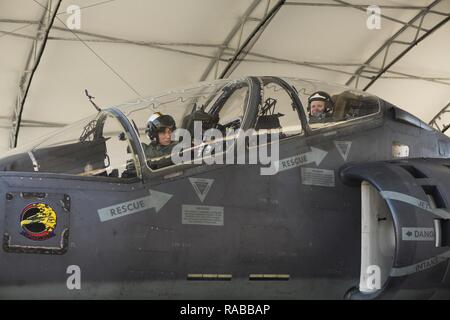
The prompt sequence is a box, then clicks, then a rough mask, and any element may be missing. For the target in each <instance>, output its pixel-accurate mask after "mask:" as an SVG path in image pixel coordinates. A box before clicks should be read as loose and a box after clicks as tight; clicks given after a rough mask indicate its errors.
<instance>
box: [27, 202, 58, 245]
mask: <svg viewBox="0 0 450 320" xmlns="http://www.w3.org/2000/svg"><path fill="white" fill-rule="evenodd" d="M20 226H21V227H22V230H23V231H22V235H24V236H25V237H27V238H28V239H31V240H36V241H41V240H46V239H49V238H51V237H53V236H55V233H54V232H53V231H54V230H55V228H56V212H55V210H53V209H52V208H51V207H50V206H49V205H47V204H45V203H32V204H29V205H28V206H26V207H25V208H24V209H23V210H22V214H21V215H20Z"/></svg>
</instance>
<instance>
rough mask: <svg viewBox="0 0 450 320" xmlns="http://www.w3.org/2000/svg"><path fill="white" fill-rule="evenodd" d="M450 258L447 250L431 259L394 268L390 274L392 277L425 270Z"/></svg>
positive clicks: (449, 252)
mask: <svg viewBox="0 0 450 320" xmlns="http://www.w3.org/2000/svg"><path fill="white" fill-rule="evenodd" d="M449 258H450V251H447V252H444V253H443V254H440V255H438V256H435V257H432V258H430V259H426V260H424V261H421V262H419V263H415V264H413V265H410V266H407V267H402V268H392V269H391V272H390V275H391V277H403V276H406V275H410V274H414V273H417V272H421V271H425V270H427V269H430V268H432V267H434V266H436V265H438V264H440V263H442V262H445V261H447V260H448V259H449Z"/></svg>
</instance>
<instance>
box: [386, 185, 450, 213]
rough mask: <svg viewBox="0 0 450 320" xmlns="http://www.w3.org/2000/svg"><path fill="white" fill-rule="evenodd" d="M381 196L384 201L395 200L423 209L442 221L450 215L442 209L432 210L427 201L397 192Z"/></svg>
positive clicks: (388, 192)
mask: <svg viewBox="0 0 450 320" xmlns="http://www.w3.org/2000/svg"><path fill="white" fill-rule="evenodd" d="M380 194H381V196H382V197H383V198H385V199H390V200H397V201H401V202H404V203H408V204H410V205H413V206H415V207H417V208H420V209H423V210H425V211H428V212H430V213H432V214H434V215H436V216H438V217H440V218H443V219H450V213H449V212H447V211H445V210H442V209H433V208H431V206H430V204H429V203H428V202H427V201H423V200H420V199H417V198H414V197H411V196H409V195H407V194H403V193H399V192H393V191H381V192H380Z"/></svg>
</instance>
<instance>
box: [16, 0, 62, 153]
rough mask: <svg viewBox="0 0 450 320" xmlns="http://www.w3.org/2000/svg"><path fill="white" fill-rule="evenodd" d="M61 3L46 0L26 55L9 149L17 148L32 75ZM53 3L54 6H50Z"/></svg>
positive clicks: (56, 0)
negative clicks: (34, 36) (34, 35)
mask: <svg viewBox="0 0 450 320" xmlns="http://www.w3.org/2000/svg"><path fill="white" fill-rule="evenodd" d="M61 1H62V0H47V6H46V8H47V9H46V10H44V13H43V15H42V18H41V21H40V24H39V27H38V31H37V35H36V40H35V41H34V42H33V45H32V48H31V50H30V52H29V54H28V60H27V63H26V66H25V69H24V72H23V74H22V76H21V78H20V83H19V88H18V94H17V99H16V104H15V107H14V112H13V115H12V118H11V123H12V127H11V131H10V139H9V146H10V148H15V147H16V146H17V139H18V136H19V130H20V124H21V120H22V113H23V108H24V105H25V102H26V99H27V96H28V91H29V89H30V86H31V82H32V80H33V77H34V74H35V73H36V70H37V67H38V66H39V62H40V61H41V57H42V55H43V53H44V49H45V46H46V44H47V39H48V35H49V33H50V29H51V27H52V25H53V22H54V20H55V17H56V13H57V12H58V9H59V7H60V5H61ZM53 3H56V4H55V5H52V4H53ZM52 9H53V10H52Z"/></svg>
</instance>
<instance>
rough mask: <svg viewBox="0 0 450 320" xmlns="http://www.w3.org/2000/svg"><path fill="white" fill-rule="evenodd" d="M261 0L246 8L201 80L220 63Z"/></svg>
mask: <svg viewBox="0 0 450 320" xmlns="http://www.w3.org/2000/svg"><path fill="white" fill-rule="evenodd" d="M261 1H262V0H253V2H252V3H251V4H250V6H249V7H248V8H247V10H245V12H244V14H243V15H242V18H241V19H239V21H238V22H237V23H236V24H235V26H234V27H233V29H231V31H230V33H229V34H228V35H227V37H226V38H225V40H224V42H223V43H222V46H221V48H220V49H219V50H218V51H217V53H216V55H215V57H214V58H213V59H212V60H211V61H210V62H209V64H208V66H207V67H206V70H205V71H204V72H203V74H202V76H201V77H200V81H204V80H205V79H206V78H207V77H208V75H209V74H210V73H211V70H212V69H213V68H214V65H215V64H218V63H219V60H220V59H221V57H222V54H223V53H224V51H225V48H227V47H228V46H229V45H230V42H231V40H233V38H234V37H235V36H236V35H237V34H238V32H239V30H242V29H243V27H244V24H245V23H246V21H247V19H248V18H249V17H250V15H251V14H252V13H253V11H255V9H256V7H258V5H259V4H260V3H261ZM241 32H242V31H241Z"/></svg>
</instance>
